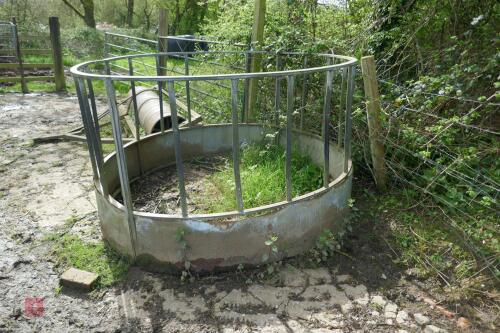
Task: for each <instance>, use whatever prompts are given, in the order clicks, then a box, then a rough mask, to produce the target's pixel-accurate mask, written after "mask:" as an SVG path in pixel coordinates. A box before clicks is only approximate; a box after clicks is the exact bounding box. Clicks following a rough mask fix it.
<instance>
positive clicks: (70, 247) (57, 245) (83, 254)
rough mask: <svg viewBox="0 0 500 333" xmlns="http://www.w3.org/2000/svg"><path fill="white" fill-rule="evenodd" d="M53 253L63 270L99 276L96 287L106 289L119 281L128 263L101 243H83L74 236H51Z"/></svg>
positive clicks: (126, 269)
mask: <svg viewBox="0 0 500 333" xmlns="http://www.w3.org/2000/svg"><path fill="white" fill-rule="evenodd" d="M48 240H50V241H53V248H52V250H53V253H54V255H55V256H56V258H57V264H58V265H59V266H61V267H62V268H63V269H67V268H69V267H75V268H78V269H82V270H86V271H89V272H93V273H96V274H98V275H99V280H98V286H100V287H107V286H110V285H112V284H115V283H117V282H119V281H121V280H122V279H123V278H124V277H125V275H126V273H127V271H128V268H129V265H130V263H129V261H128V260H127V259H125V258H123V257H121V256H119V255H118V254H117V253H116V252H115V251H114V250H112V249H111V248H110V247H108V246H107V245H105V244H103V243H102V242H96V243H90V242H85V241H83V240H82V239H80V238H79V237H77V236H75V235H69V234H65V235H63V236H60V235H53V236H51V237H48Z"/></svg>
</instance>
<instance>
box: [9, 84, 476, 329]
mask: <svg viewBox="0 0 500 333" xmlns="http://www.w3.org/2000/svg"><path fill="white" fill-rule="evenodd" d="M79 124H80V117H79V110H78V103H77V101H76V98H75V97H73V96H64V95H51V94H48V95H25V96H22V95H18V94H8V95H3V96H1V99H0V177H1V181H0V223H1V228H0V253H2V256H1V259H0V331H1V332H11V331H12V332H25V331H44V332H69V331H71V332H137V331H141V332H142V331H144V332H150V331H155V332H317V333H319V332H352V331H361V332H365V331H366V332H368V331H370V332H401V333H402V332H405V331H406V332H421V331H425V332H443V331H444V330H442V329H446V330H447V331H449V332H452V331H456V330H457V328H456V326H455V322H456V318H452V319H449V318H447V317H446V316H444V315H442V314H441V313H440V312H439V311H436V310H433V309H432V308H431V307H430V306H429V305H428V303H426V302H424V298H425V297H428V296H429V295H427V294H426V293H425V291H424V289H425V282H423V283H422V282H418V281H410V280H409V279H408V278H407V275H405V274H403V273H402V272H400V271H399V270H398V269H397V268H396V267H394V266H393V264H392V261H391V257H390V255H389V254H388V251H389V250H387V249H382V248H381V247H379V245H378V244H377V243H374V242H369V241H367V238H363V236H362V234H363V232H364V231H362V232H361V233H359V234H358V237H357V238H353V239H351V240H350V250H349V253H348V255H347V256H343V255H339V256H338V257H335V258H333V259H332V260H330V261H329V262H328V263H326V264H323V265H321V266H320V267H313V268H311V267H309V268H307V267H305V265H304V264H303V263H302V262H301V261H299V260H290V261H288V262H287V263H285V264H284V265H283V266H282V267H281V270H280V272H279V273H276V274H274V276H273V278H271V279H266V280H263V279H261V278H259V273H260V272H261V270H259V269H255V270H250V271H243V272H239V271H236V270H235V271H234V272H230V273H225V274H219V275H212V276H205V277H199V278H197V279H196V280H195V281H194V282H191V283H181V281H180V279H179V277H175V276H167V275H159V274H151V273H147V272H143V271H141V270H140V269H138V268H132V269H131V270H130V272H129V274H128V277H127V279H126V281H125V282H124V283H122V284H119V285H117V286H114V287H111V288H107V289H103V290H100V291H97V292H95V293H93V294H90V295H89V294H86V293H83V292H74V291H70V290H66V289H63V291H62V293H59V294H58V293H57V292H56V289H57V287H58V283H59V275H60V268H57V267H55V266H54V263H53V258H51V255H50V253H51V252H50V248H51V244H50V242H47V241H44V239H43V238H44V236H45V235H46V234H47V233H49V232H50V231H52V230H53V229H54V228H57V227H60V226H62V225H63V224H64V223H65V221H66V220H67V219H68V218H72V217H73V218H77V219H78V222H77V223H76V224H75V225H74V226H73V228H72V229H71V230H70V232H72V233H75V234H78V235H79V236H81V237H82V238H84V239H85V240H86V241H100V240H99V238H100V231H99V227H98V219H97V217H96V208H95V202H94V194H93V192H92V185H91V179H92V176H91V166H90V162H89V159H88V158H87V152H86V150H85V146H84V145H83V144H80V143H70V142H59V143H48V144H42V145H37V146H33V145H32V144H30V141H29V139H30V138H33V137H37V136H43V135H49V134H55V133H57V132H63V131H65V130H68V129H69V128H71V127H74V126H78V125H79ZM29 297H42V298H43V299H44V309H45V313H44V315H43V316H42V317H35V318H33V317H28V316H27V315H26V313H25V312H24V302H25V299H26V298H29ZM434 297H436V295H434ZM418 314H422V315H423V317H422V316H419V315H418ZM417 319H418V320H417ZM484 330H485V329H484V328H482V329H481V330H480V331H484Z"/></svg>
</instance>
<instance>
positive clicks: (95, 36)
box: [62, 27, 104, 62]
mask: <svg viewBox="0 0 500 333" xmlns="http://www.w3.org/2000/svg"><path fill="white" fill-rule="evenodd" d="M62 44H63V46H64V47H65V49H66V52H67V53H68V54H70V55H72V56H74V57H76V58H78V59H80V62H81V61H82V60H84V59H89V58H97V59H99V58H102V57H103V55H104V35H103V33H102V32H100V31H98V30H96V29H92V28H88V27H81V28H75V29H71V30H65V31H63V34H62Z"/></svg>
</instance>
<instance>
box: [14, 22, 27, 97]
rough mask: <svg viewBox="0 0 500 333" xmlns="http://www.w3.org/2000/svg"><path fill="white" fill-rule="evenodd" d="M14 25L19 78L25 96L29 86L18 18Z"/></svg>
mask: <svg viewBox="0 0 500 333" xmlns="http://www.w3.org/2000/svg"><path fill="white" fill-rule="evenodd" d="M12 23H13V24H14V38H15V39H16V57H17V62H18V64H19V76H20V77H21V90H22V92H23V93H24V94H26V93H28V92H29V91H28V86H27V85H26V80H25V79H24V67H23V55H22V53H21V42H20V41H19V34H18V32H17V21H16V18H15V17H13V18H12Z"/></svg>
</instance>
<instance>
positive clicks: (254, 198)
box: [200, 144, 322, 213]
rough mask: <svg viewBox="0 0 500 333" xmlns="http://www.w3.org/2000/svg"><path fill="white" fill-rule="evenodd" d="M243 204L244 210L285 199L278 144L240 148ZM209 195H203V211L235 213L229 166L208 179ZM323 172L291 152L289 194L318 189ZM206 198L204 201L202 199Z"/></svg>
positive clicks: (283, 177) (283, 164)
mask: <svg viewBox="0 0 500 333" xmlns="http://www.w3.org/2000/svg"><path fill="white" fill-rule="evenodd" d="M240 172H241V180H242V185H241V187H242V191H243V193H242V195H243V202H244V205H245V207H246V208H250V207H257V206H261V205H265V204H269V203H273V202H279V201H281V200H284V199H285V197H286V192H285V191H286V188H285V151H284V149H283V148H282V147H281V146H279V145H266V144H258V145H249V146H246V147H245V148H243V150H242V154H241V162H240ZM208 182H209V187H210V192H211V193H212V195H211V196H209V197H206V196H202V197H201V198H200V200H202V201H203V206H204V210H206V211H207V212H210V213H213V212H224V211H231V210H234V209H235V207H236V199H235V193H234V178H233V168H232V165H228V166H227V167H226V168H225V169H224V170H223V171H219V172H216V173H215V174H213V175H212V176H211V177H209V178H208ZM321 184H322V171H321V169H320V168H319V167H317V166H316V165H314V164H313V163H312V161H311V159H310V158H309V157H308V156H305V155H302V154H301V153H299V152H298V151H297V150H293V151H292V195H293V196H294V197H295V196H298V195H301V194H304V193H307V192H310V191H313V190H316V189H317V188H319V187H320V186H321ZM204 198H205V199H204Z"/></svg>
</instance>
